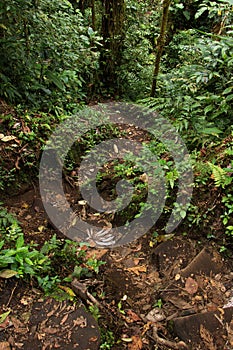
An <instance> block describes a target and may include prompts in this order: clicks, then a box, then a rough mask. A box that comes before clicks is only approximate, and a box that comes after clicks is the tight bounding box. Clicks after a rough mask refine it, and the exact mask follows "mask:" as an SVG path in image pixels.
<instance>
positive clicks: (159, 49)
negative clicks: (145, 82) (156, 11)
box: [151, 0, 171, 97]
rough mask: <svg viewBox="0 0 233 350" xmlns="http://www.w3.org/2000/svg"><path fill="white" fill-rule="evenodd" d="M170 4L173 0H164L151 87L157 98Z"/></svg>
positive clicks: (153, 94)
mask: <svg viewBox="0 0 233 350" xmlns="http://www.w3.org/2000/svg"><path fill="white" fill-rule="evenodd" d="M170 3H171V0H164V2H163V13H162V20H161V27H160V35H159V38H158V42H157V54H156V59H155V67H154V73H153V81H152V87H151V97H155V94H156V87H157V79H158V74H159V67H160V62H161V58H162V54H163V50H164V46H165V43H166V31H167V24H168V15H169V7H170Z"/></svg>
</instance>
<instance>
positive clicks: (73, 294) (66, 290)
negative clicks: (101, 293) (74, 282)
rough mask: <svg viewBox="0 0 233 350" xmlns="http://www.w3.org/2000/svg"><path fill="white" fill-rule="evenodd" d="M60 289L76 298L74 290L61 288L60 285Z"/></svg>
mask: <svg viewBox="0 0 233 350" xmlns="http://www.w3.org/2000/svg"><path fill="white" fill-rule="evenodd" d="M58 287H59V288H60V289H62V290H64V291H65V292H66V293H67V294H69V295H70V296H71V297H75V296H76V294H75V293H74V292H73V290H72V289H71V288H69V287H66V286H61V285H60V284H59V285H58Z"/></svg>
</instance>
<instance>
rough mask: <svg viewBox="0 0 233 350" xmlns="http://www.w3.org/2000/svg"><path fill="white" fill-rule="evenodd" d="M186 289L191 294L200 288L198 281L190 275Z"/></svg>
mask: <svg viewBox="0 0 233 350" xmlns="http://www.w3.org/2000/svg"><path fill="white" fill-rule="evenodd" d="M185 290H186V292H188V293H189V294H191V295H192V294H195V293H196V292H197V290H198V283H197V282H196V281H195V280H194V279H193V278H192V277H188V278H187V280H186V283H185Z"/></svg>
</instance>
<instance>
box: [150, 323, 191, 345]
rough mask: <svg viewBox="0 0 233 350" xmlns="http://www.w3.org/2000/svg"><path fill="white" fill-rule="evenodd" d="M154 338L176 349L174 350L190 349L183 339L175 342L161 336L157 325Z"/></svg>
mask: <svg viewBox="0 0 233 350" xmlns="http://www.w3.org/2000/svg"><path fill="white" fill-rule="evenodd" d="M153 339H154V341H155V342H156V343H157V344H159V345H163V346H166V347H167V348H168V349H174V350H185V349H186V350H187V349H188V346H187V345H186V344H185V343H184V342H183V341H180V342H179V343H175V342H172V341H170V340H166V339H164V338H161V337H159V336H158V328H157V326H156V325H154V326H153Z"/></svg>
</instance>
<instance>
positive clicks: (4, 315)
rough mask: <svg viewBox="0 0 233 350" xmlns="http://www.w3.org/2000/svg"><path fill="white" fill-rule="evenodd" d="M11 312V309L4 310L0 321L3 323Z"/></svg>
mask: <svg viewBox="0 0 233 350" xmlns="http://www.w3.org/2000/svg"><path fill="white" fill-rule="evenodd" d="M10 312H11V311H10V310H9V311H7V312H4V313H3V314H1V315H0V323H3V322H4V321H5V320H6V318H7V316H8V315H9V314H10Z"/></svg>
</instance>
